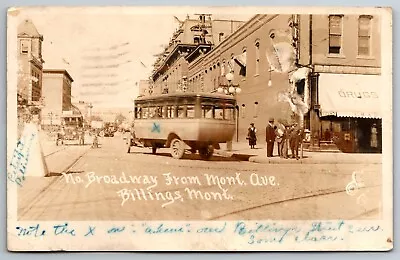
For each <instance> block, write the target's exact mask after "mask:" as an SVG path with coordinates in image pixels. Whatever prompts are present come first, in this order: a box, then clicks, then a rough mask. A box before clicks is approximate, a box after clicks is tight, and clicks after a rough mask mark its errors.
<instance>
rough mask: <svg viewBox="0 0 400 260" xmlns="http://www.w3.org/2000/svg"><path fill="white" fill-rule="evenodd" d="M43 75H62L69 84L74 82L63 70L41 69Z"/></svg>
mask: <svg viewBox="0 0 400 260" xmlns="http://www.w3.org/2000/svg"><path fill="white" fill-rule="evenodd" d="M43 73H44V74H62V75H64V76H66V77H67V78H68V79H69V80H70V81H71V82H74V80H73V78H72V77H71V75H70V74H69V73H68V71H67V70H64V69H43Z"/></svg>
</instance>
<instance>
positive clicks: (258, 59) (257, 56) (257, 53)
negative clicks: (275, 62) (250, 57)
mask: <svg viewBox="0 0 400 260" xmlns="http://www.w3.org/2000/svg"><path fill="white" fill-rule="evenodd" d="M255 47H256V75H258V74H259V73H260V42H259V41H257V42H256V44H255Z"/></svg>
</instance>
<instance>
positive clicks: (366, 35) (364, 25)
mask: <svg viewBox="0 0 400 260" xmlns="http://www.w3.org/2000/svg"><path fill="white" fill-rule="evenodd" d="M371 20H372V17H371V16H368V15H362V16H360V18H359V19H358V55H363V56H369V55H370V50H371Z"/></svg>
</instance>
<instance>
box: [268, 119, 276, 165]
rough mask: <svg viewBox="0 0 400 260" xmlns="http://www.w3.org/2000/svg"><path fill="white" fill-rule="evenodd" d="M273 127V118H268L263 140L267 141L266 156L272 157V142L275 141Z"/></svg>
mask: <svg viewBox="0 0 400 260" xmlns="http://www.w3.org/2000/svg"><path fill="white" fill-rule="evenodd" d="M275 138H276V134H275V128H274V119H273V118H270V119H269V120H268V125H267V128H266V130H265V141H266V142H267V157H272V156H273V155H272V153H273V151H274V143H275Z"/></svg>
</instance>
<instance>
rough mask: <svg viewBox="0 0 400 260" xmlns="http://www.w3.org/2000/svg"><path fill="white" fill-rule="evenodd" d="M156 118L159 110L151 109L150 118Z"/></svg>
mask: <svg viewBox="0 0 400 260" xmlns="http://www.w3.org/2000/svg"><path fill="white" fill-rule="evenodd" d="M156 117H157V108H156V107H149V118H156Z"/></svg>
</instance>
